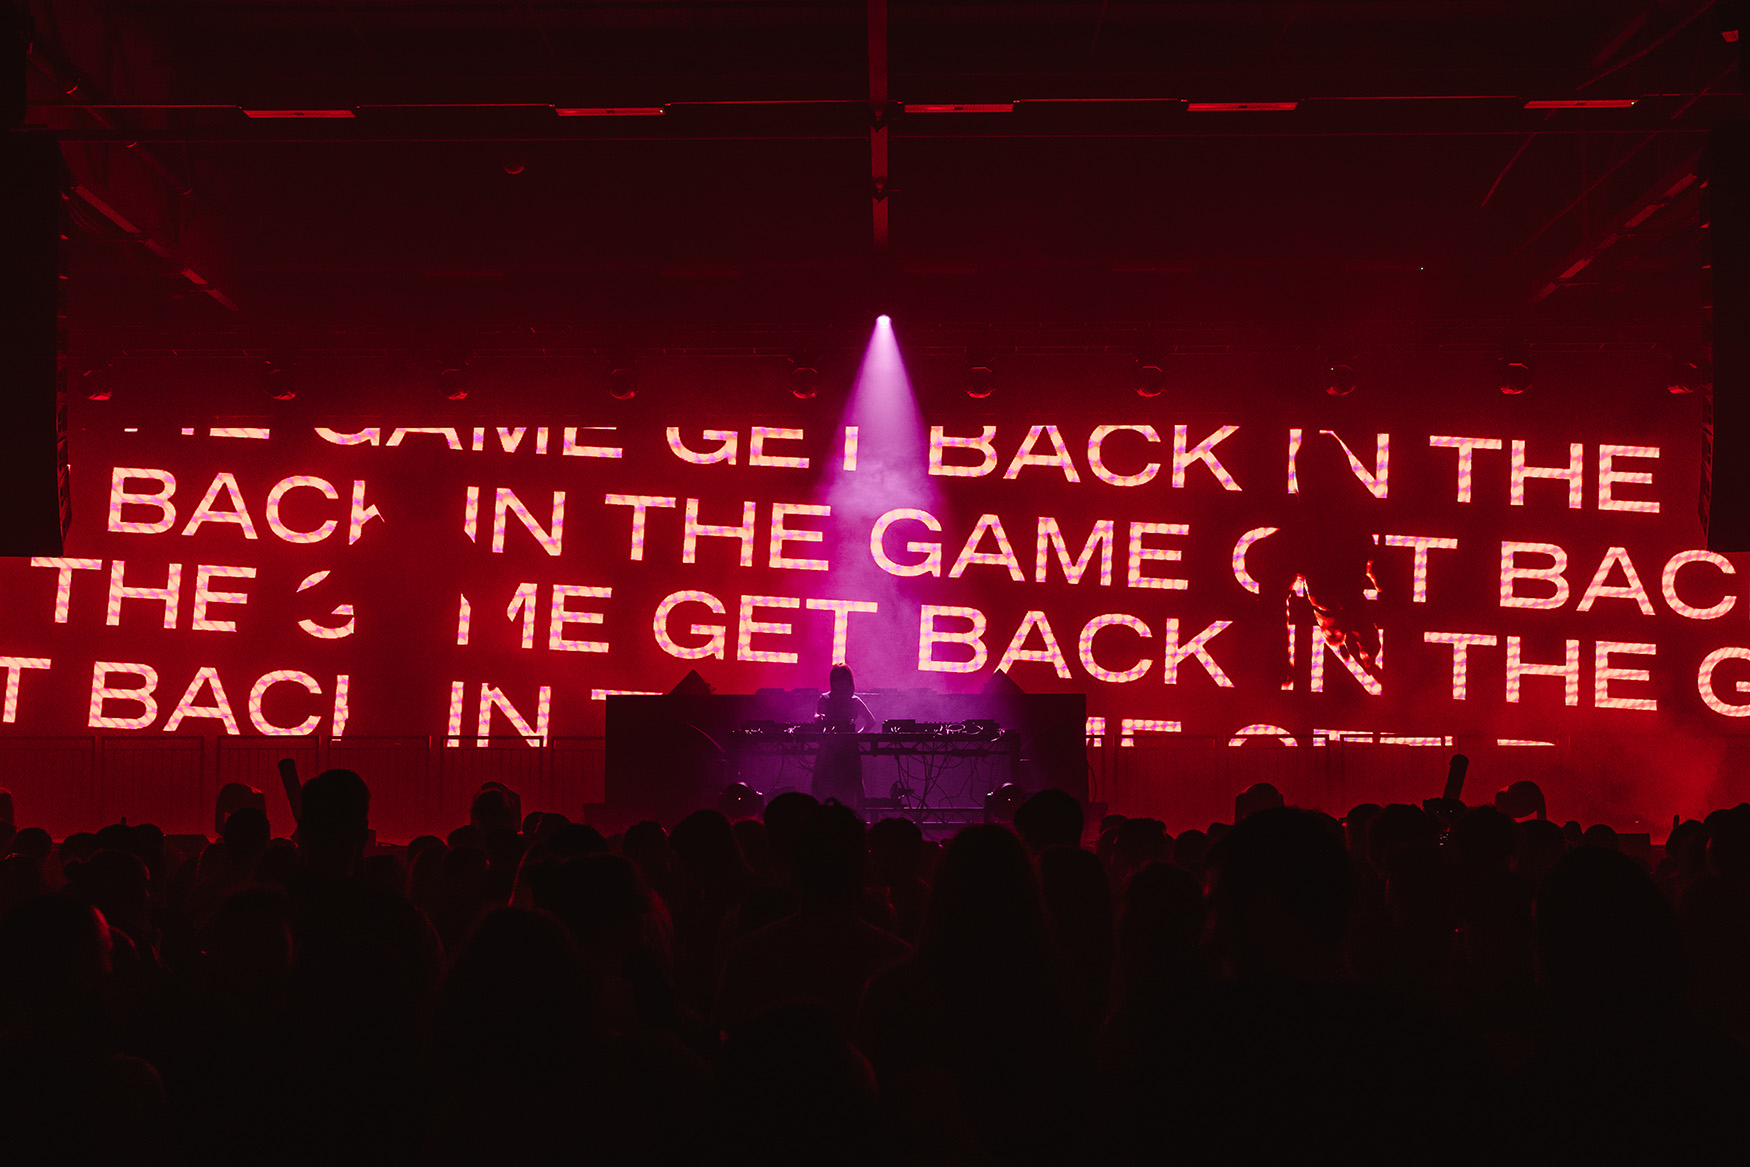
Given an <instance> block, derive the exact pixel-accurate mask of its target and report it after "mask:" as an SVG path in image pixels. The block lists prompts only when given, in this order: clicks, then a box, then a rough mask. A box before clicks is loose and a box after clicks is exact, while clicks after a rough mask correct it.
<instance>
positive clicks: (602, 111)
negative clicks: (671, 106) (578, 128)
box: [553, 105, 668, 118]
mask: <svg viewBox="0 0 1750 1167" xmlns="http://www.w3.org/2000/svg"><path fill="white" fill-rule="evenodd" d="M553 112H554V113H556V114H558V115H559V116H560V117H562V118H659V117H661V116H662V115H663V114H665V113H667V112H668V110H667V109H666V108H665V107H663V106H660V105H556V106H554V107H553Z"/></svg>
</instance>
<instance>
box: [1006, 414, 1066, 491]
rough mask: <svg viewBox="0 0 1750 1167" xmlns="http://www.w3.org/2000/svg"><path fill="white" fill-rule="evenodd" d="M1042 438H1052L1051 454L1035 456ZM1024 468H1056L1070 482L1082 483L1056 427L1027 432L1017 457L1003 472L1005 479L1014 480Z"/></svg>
mask: <svg viewBox="0 0 1750 1167" xmlns="http://www.w3.org/2000/svg"><path fill="white" fill-rule="evenodd" d="M1041 437H1050V438H1051V451H1052V452H1051V453H1049V454H1035V453H1034V452H1033V447H1034V446H1036V445H1038V443H1039V439H1040V438H1041ZM1023 466H1056V467H1057V468H1058V469H1060V470H1062V471H1063V477H1064V479H1065V480H1066V481H1068V482H1080V481H1081V480H1082V478H1081V475H1080V474H1078V473H1076V464H1075V460H1074V459H1073V458H1071V457H1070V456H1069V447H1068V446H1066V445H1065V444H1064V441H1063V435H1062V434H1061V433H1059V432H1058V429H1057V427H1056V426H1054V425H1036V426H1034V427H1033V428H1032V429H1030V430H1028V431H1027V436H1026V438H1025V439H1023V440H1022V442H1021V445H1020V448H1019V449H1017V450H1016V451H1015V456H1014V457H1013V458H1011V459H1009V468H1008V469H1007V470H1005V471H1003V477H1004V478H1014V477H1016V476H1017V475H1019V474H1020V473H1021V468H1022V467H1023Z"/></svg>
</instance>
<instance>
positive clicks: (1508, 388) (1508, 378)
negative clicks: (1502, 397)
mask: <svg viewBox="0 0 1750 1167" xmlns="http://www.w3.org/2000/svg"><path fill="white" fill-rule="evenodd" d="M1498 379H1499V381H1500V384H1501V392H1502V393H1505V394H1506V395H1507V396H1509V397H1518V396H1520V395H1521V394H1523V393H1525V392H1527V391H1528V390H1529V389H1530V388H1531V362H1530V361H1529V360H1528V359H1526V358H1523V357H1520V358H1509V357H1502V358H1501V375H1500V377H1499V378H1498Z"/></svg>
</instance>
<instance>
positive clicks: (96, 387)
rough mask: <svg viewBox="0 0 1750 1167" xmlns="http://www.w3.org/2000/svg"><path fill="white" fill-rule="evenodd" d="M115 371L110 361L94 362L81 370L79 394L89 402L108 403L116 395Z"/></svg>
mask: <svg viewBox="0 0 1750 1167" xmlns="http://www.w3.org/2000/svg"><path fill="white" fill-rule="evenodd" d="M113 372H114V370H113V369H112V368H111V367H110V363H109V362H108V361H92V362H90V363H88V364H86V365H85V366H84V367H83V368H81V369H80V370H79V381H78V392H79V394H80V396H82V397H84V398H85V400H87V401H108V400H109V399H110V398H111V397H112V396H113V395H114V394H115V381H114V377H113V376H112V374H113Z"/></svg>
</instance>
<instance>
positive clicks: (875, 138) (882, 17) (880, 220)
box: [868, 0, 888, 262]
mask: <svg viewBox="0 0 1750 1167" xmlns="http://www.w3.org/2000/svg"><path fill="white" fill-rule="evenodd" d="M868 17H869V198H870V202H871V215H872V226H873V228H874V242H875V255H876V259H877V261H878V262H880V261H882V260H885V258H886V256H887V238H888V233H887V0H868Z"/></svg>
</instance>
